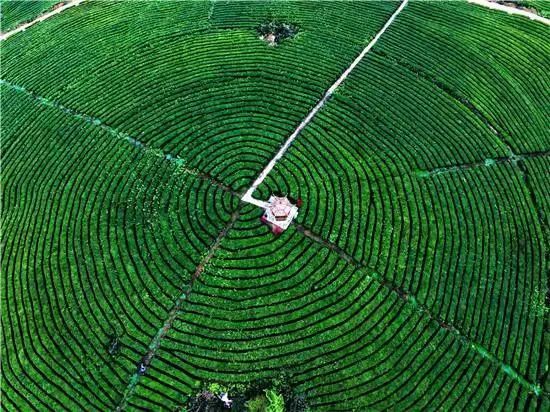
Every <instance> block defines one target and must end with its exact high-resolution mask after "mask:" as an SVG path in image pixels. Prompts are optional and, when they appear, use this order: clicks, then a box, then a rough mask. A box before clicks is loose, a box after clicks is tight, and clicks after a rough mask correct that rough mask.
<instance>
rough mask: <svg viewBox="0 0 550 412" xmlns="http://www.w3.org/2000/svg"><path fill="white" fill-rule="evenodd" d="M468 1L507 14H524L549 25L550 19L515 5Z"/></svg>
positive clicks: (481, 0)
mask: <svg viewBox="0 0 550 412" xmlns="http://www.w3.org/2000/svg"><path fill="white" fill-rule="evenodd" d="M468 3H472V4H477V5H479V6H483V7H487V8H489V9H493V10H498V11H504V12H506V13H508V14H517V15H518V16H524V17H527V18H529V19H531V20H535V21H538V22H541V23H544V24H546V25H548V26H550V19H546V18H544V17H542V16H539V15H538V14H536V13H533V12H530V11H527V10H523V9H518V8H516V7H511V6H505V5H504V4H498V3H496V2H494V1H489V0H468Z"/></svg>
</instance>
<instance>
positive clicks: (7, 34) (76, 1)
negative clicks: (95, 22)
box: [0, 0, 84, 41]
mask: <svg viewBox="0 0 550 412" xmlns="http://www.w3.org/2000/svg"><path fill="white" fill-rule="evenodd" d="M83 1H84V0H72V1H69V2H68V3H67V4H64V5H63V6H61V7H58V8H56V9H55V10H52V11H50V12H48V13H44V14H41V15H40V16H38V17H37V18H36V19H34V20H31V21H29V22H27V23H23V24H21V25H20V26H17V27H16V28H15V29H13V30H10V31H7V32H5V33H2V34H1V35H0V41H2V40H6V39H7V38H8V37H11V36H13V35H14V34H17V33H19V32H22V31H25V30H27V29H28V28H29V27H31V26H33V25H35V24H36V23H39V22H41V21H44V20H46V19H49V18H50V17H52V16H55V15H56V14H59V13H61V12H62V11H64V10H67V9H68V8H69V7H73V6H78V5H79V4H80V3H82V2H83Z"/></svg>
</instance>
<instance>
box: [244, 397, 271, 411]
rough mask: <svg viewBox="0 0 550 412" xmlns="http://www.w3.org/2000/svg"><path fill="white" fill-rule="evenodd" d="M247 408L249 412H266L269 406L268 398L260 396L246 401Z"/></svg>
mask: <svg viewBox="0 0 550 412" xmlns="http://www.w3.org/2000/svg"><path fill="white" fill-rule="evenodd" d="M245 406H246V408H247V412H265V411H266V406H267V398H266V395H265V394H260V395H257V396H255V397H254V398H252V399H250V400H248V401H246V403H245Z"/></svg>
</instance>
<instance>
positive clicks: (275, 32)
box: [256, 20, 299, 44]
mask: <svg viewBox="0 0 550 412" xmlns="http://www.w3.org/2000/svg"><path fill="white" fill-rule="evenodd" d="M256 30H257V31H258V34H259V35H260V36H262V37H264V38H268V37H269V36H272V37H273V42H274V43H277V44H279V43H280V42H282V41H283V40H285V39H291V38H293V37H294V36H296V34H298V31H299V29H298V27H297V26H296V25H294V24H291V23H283V22H280V21H276V20H274V21H267V22H264V23H261V24H260V25H259V26H258V27H257V28H256Z"/></svg>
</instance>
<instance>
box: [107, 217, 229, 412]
mask: <svg viewBox="0 0 550 412" xmlns="http://www.w3.org/2000/svg"><path fill="white" fill-rule="evenodd" d="M239 216H240V208H238V209H237V210H236V211H234V212H233V214H232V215H231V219H230V221H229V222H228V223H227V224H226V225H225V226H224V228H223V229H222V230H221V231H220V233H219V234H218V237H217V238H216V239H215V240H214V242H213V243H212V244H211V245H210V247H209V248H208V250H207V252H206V254H205V255H204V257H203V258H202V259H201V261H200V263H199V264H198V265H197V267H196V269H195V272H194V273H193V276H192V277H191V281H190V282H189V284H188V285H186V286H183V287H182V290H181V294H180V296H179V297H178V298H177V299H176V301H175V302H174V304H173V306H172V308H171V309H170V311H169V312H168V315H167V317H166V319H165V321H164V323H163V325H162V327H161V328H160V329H159V330H158V332H157V334H156V335H155V336H154V337H153V339H152V340H151V343H150V344H149V349H148V351H147V353H145V355H144V356H143V357H142V358H141V362H140V363H141V364H142V365H144V366H145V368H148V367H149V366H150V364H151V362H152V361H153V358H154V357H155V355H156V353H157V351H158V350H159V348H160V346H161V343H162V340H163V339H164V338H165V337H166V335H167V334H168V332H169V331H170V329H171V328H172V325H173V323H174V321H175V320H176V318H177V317H178V315H179V313H180V312H181V310H182V306H183V304H184V303H185V301H186V300H187V298H188V297H189V295H190V293H191V291H192V289H193V284H194V283H195V280H197V279H198V278H199V277H200V276H201V274H202V272H204V270H205V268H206V267H207V266H208V263H209V262H210V261H211V260H212V258H213V257H214V255H215V254H216V251H217V250H218V249H219V247H220V244H221V242H222V240H223V239H224V238H225V237H226V236H227V233H228V232H229V231H230V230H231V228H232V227H233V226H234V224H235V222H236V221H237V219H238V218H239ZM141 376H142V374H140V373H139V372H137V371H136V372H135V373H134V374H133V375H132V376H131V377H130V380H129V383H128V386H127V387H126V390H125V391H124V394H123V396H122V399H121V401H120V403H119V404H118V406H117V407H116V409H115V410H116V411H117V412H118V411H123V410H124V409H126V406H127V405H128V401H129V399H130V398H131V397H132V395H133V394H134V392H135V390H136V387H137V384H138V383H139V380H140V377H141Z"/></svg>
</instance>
